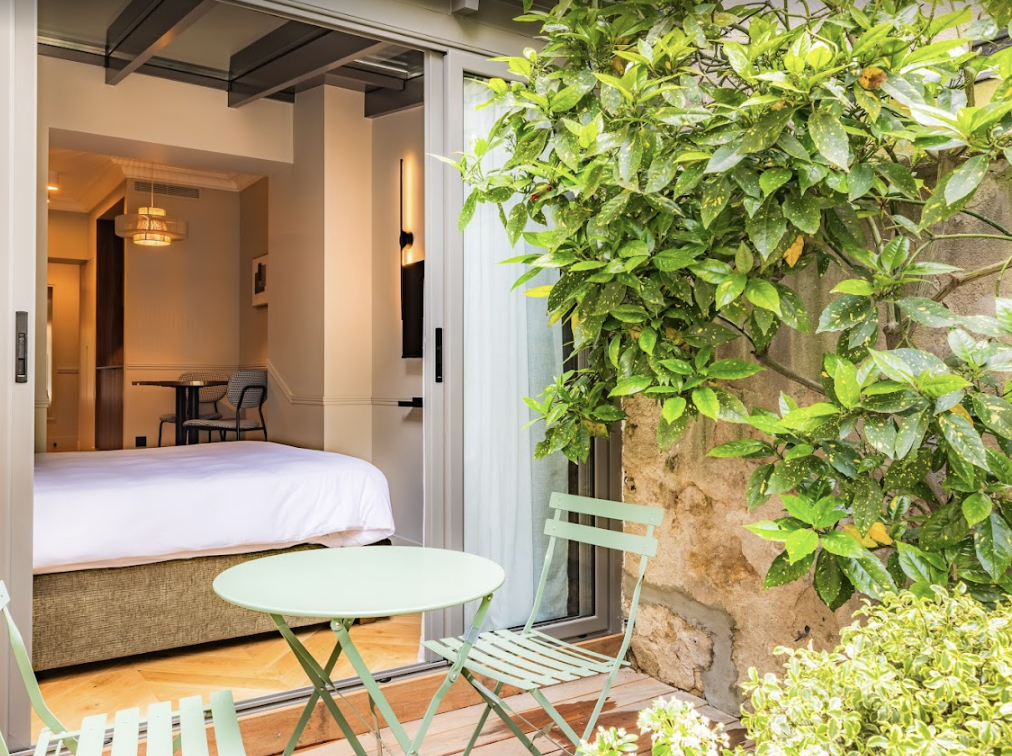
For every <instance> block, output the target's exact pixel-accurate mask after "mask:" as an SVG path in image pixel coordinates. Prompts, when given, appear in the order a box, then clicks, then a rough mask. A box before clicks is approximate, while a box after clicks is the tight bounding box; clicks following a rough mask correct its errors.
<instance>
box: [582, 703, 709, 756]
mask: <svg viewBox="0 0 1012 756" xmlns="http://www.w3.org/2000/svg"><path fill="white" fill-rule="evenodd" d="M636 724H637V725H638V726H639V728H640V732H641V733H643V734H644V735H646V734H648V733H649V734H650V736H651V739H652V740H653V750H652V753H653V756H719V754H720V753H721V752H722V749H723V747H726V746H727V735H725V734H724V732H723V729H724V728H723V725H721V724H714V723H711V722H710V720H709V719H707V718H706V717H704V716H703V715H701V714H699V713H698V712H697V711H696V710H695V709H694V708H693V707H692V706H691V705H689V704H687V703H685V702H684V701H679V700H678V699H677V698H670V699H668V700H665V699H663V698H659V699H657V700H656V701H654V705H653V706H652V707H650V708H649V709H644V710H643V711H641V712H640V715H639V719H638V720H637V723H636ZM637 741H638V738H637V737H636V735H634V734H631V733H627V732H626V731H625V730H622V729H616V728H614V727H612V728H611V729H608V730H605V729H604V728H603V727H602V728H598V734H597V737H596V738H595V739H594V742H593V743H584V744H583V745H582V746H581V747H580V750H579V752H578V754H577V756H621V754H626V753H636V751H637V749H638V746H637Z"/></svg>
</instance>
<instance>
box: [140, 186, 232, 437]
mask: <svg viewBox="0 0 1012 756" xmlns="http://www.w3.org/2000/svg"><path fill="white" fill-rule="evenodd" d="M126 200H127V212H136V210H137V208H138V207H141V206H144V205H148V204H150V195H148V194H137V193H135V192H133V191H128V192H127V195H126ZM155 204H156V205H157V206H158V207H162V208H164V209H165V210H166V212H168V213H169V214H170V215H175V216H178V217H180V218H182V219H184V220H185V221H186V222H187V223H188V224H189V230H188V235H187V238H186V239H184V240H181V241H175V242H173V243H172V244H171V245H170V246H168V247H141V246H137V245H135V244H134V243H133V242H131V241H129V240H128V241H127V242H126V246H125V255H126V277H125V282H124V294H125V302H124V317H123V323H124V358H125V368H126V369H125V370H124V381H125V384H126V385H125V386H124V391H123V445H124V447H125V448H132V447H133V446H134V445H135V441H136V437H137V436H146V437H147V443H148V445H149V446H153V445H154V444H155V443H156V438H157V433H158V417H159V415H162V414H164V413H167V412H172V411H174V409H175V394H174V392H173V391H172V390H170V389H164V388H157V387H152V386H133V385H131V383H132V381H137V380H157V379H162V378H177V377H179V374H180V373H183V372H187V371H216V372H220V373H221V374H222V375H223V376H226V377H227V376H228V375H229V374H230V373H231V372H232V370H234V369H235V367H236V366H237V365H238V364H239V289H238V287H237V286H236V279H237V278H238V275H239V193H238V192H226V191H217V190H214V189H201V190H200V199H186V198H180V197H168V196H160V195H156V196H155ZM171 443H172V430H171V427H170V426H166V429H165V433H164V438H163V445H169V444H171Z"/></svg>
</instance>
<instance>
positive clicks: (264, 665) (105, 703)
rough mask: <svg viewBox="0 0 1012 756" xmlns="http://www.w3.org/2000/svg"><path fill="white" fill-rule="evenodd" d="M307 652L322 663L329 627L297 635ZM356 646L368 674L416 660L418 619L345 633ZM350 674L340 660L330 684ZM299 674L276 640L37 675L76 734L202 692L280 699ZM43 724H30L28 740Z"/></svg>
mask: <svg viewBox="0 0 1012 756" xmlns="http://www.w3.org/2000/svg"><path fill="white" fill-rule="evenodd" d="M295 632H296V635H298V636H299V638H300V639H301V640H302V642H303V643H304V644H305V645H306V648H308V649H309V651H310V652H311V653H312V654H313V655H314V656H315V657H316V658H317V659H320V660H321V661H325V660H326V659H327V657H328V656H329V655H330V652H331V650H332V649H333V647H334V635H333V633H332V632H331V631H330V629H329V628H327V626H325V625H323V626H318V627H311V628H304V629H302V630H296V631H295ZM351 635H352V638H353V639H354V641H355V645H356V647H357V648H358V649H359V651H360V652H361V653H362V656H363V657H364V658H365V661H366V664H368V665H369V669H370V670H373V671H375V672H379V671H381V670H385V669H394V668H396V667H403V666H406V665H409V664H413V663H415V662H416V661H417V660H418V647H419V646H418V644H419V640H420V637H421V615H410V616H406V617H392V618H390V619H384V620H379V621H377V622H373V623H371V624H368V625H356V626H355V627H353V628H352V630H351ZM351 675H352V671H351V667H350V665H349V664H348V663H347V661H344V660H341V662H340V663H339V664H338V666H337V669H336V670H335V674H334V679H341V678H342V677H349V676H351ZM308 684H309V683H308V680H307V679H306V675H305V673H304V672H303V671H302V668H301V667H300V666H299V664H298V662H297V661H296V660H295V657H294V656H293V655H292V653H291V651H290V650H289V648H288V646H287V644H285V642H284V640H282V639H281V637H280V636H278V637H272V636H258V637H256V638H253V639H248V640H242V639H240V640H238V641H228V642H223V643H215V644H208V645H206V646H198V647H195V648H191V649H180V650H178V651H164V652H159V653H155V654H147V655H144V656H137V657H131V658H129V659H123V660H117V661H112V662H103V663H98V664H89V665H86V666H83V667H76V668H70V669H66V670H56V671H54V672H52V673H43V674H42V675H40V685H41V687H42V695H43V696H44V697H45V699H46V702H47V703H48V704H49V706H50V708H51V709H52V710H53V713H55V714H56V716H57V717H59V718H60V720H61V721H62V722H63V723H64V725H66V726H67V727H70V728H72V729H76V728H77V726H78V725H79V724H80V722H81V719H82V718H84V717H85V716H87V715H89V714H95V713H102V712H105V713H109V714H111V713H113V712H115V711H118V710H119V709H127V708H131V707H134V706H141V707H147V706H148V705H149V704H152V703H155V702H157V701H175V700H177V699H179V698H182V697H184V696H191V695H196V694H198V693H199V694H201V695H203V696H204V699H205V703H209V702H210V701H209V696H210V694H211V693H212V692H213V691H216V690H223V689H225V688H230V689H231V690H232V691H233V694H234V695H235V700H236V701H242V700H246V699H250V698H256V697H258V696H264V695H267V694H269V693H281V692H284V691H287V690H292V689H293V688H301V687H304V686H306V685H308ZM41 729H42V723H41V722H40V721H39V720H38V719H37V718H33V722H32V734H33V735H37V734H38V733H39V732H40V731H41Z"/></svg>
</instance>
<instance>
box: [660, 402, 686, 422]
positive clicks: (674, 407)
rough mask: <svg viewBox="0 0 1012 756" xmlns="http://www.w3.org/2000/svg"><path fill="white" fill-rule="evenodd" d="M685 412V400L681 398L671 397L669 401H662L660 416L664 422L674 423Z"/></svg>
mask: <svg viewBox="0 0 1012 756" xmlns="http://www.w3.org/2000/svg"><path fill="white" fill-rule="evenodd" d="M683 412H685V399H684V397H681V396H673V397H671V398H670V399H665V400H664V408H663V409H662V410H661V416H662V417H663V418H664V419H665V421H667V422H669V423H673V422H675V420H677V419H678V418H680V417H681V416H682V413H683Z"/></svg>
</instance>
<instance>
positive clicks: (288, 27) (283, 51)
mask: <svg viewBox="0 0 1012 756" xmlns="http://www.w3.org/2000/svg"><path fill="white" fill-rule="evenodd" d="M326 35H327V30H326V29H321V28H320V27H319V26H312V25H311V24H303V23H301V22H299V21H289V22H288V23H286V24H282V25H281V26H279V27H278V28H277V29H275V30H274V31H272V32H270V33H269V34H265V35H264V36H262V37H260V39H258V40H256V41H255V42H252V43H250V44H249V45H247V46H246V47H244V48H243V49H242V50H240V51H239V52H237V53H236V54H235V55H233V56H232V58H231V59H230V60H229V65H228V69H229V70H228V78H229V79H230V80H235V79H238V78H240V77H243V76H245V75H246V74H248V73H250V72H251V71H255V70H256V69H258V68H260V66H263V65H265V64H267V63H270V62H271V61H272V60H274V59H275V58H278V57H280V56H282V55H287V54H288V53H290V52H292V51H294V50H297V49H298V48H300V47H302V46H303V45H305V44H308V43H309V42H312V41H313V40H315V39H319V38H320V37H324V36H326Z"/></svg>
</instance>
